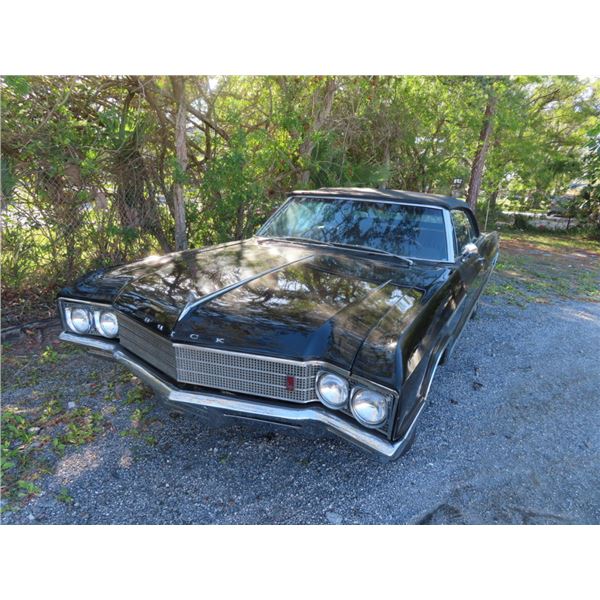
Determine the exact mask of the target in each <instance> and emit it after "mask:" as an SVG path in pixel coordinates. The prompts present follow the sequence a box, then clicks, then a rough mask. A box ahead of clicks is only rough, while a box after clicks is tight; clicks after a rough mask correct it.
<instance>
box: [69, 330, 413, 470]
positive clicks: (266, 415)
mask: <svg viewBox="0 0 600 600" xmlns="http://www.w3.org/2000/svg"><path fill="white" fill-rule="evenodd" d="M59 339H61V340H63V341H66V342H72V343H75V344H79V345H81V346H86V347H88V348H90V349H95V350H102V351H105V352H108V353H110V354H111V355H112V358H113V359H114V360H116V361H117V362H118V363H120V364H122V365H123V366H125V367H127V368H128V369H129V370H130V371H131V372H133V373H134V374H135V375H136V376H137V377H138V378H139V379H140V380H141V381H143V382H144V383H145V384H147V385H148V386H150V387H151V388H152V389H153V390H154V391H155V392H156V393H157V394H158V395H159V396H161V397H162V398H163V399H165V400H166V401H167V402H169V403H172V404H175V405H180V406H184V405H186V406H188V407H196V408H201V409H207V410H213V411H216V412H218V413H221V414H222V415H224V416H227V417H239V418H242V419H263V420H266V421H273V422H279V423H280V424H290V425H292V426H294V427H299V426H307V427H308V426H311V425H317V426H319V427H320V428H322V429H324V430H326V431H329V432H331V433H333V434H335V435H337V436H339V437H341V438H343V439H345V440H347V441H349V442H352V443H353V444H355V445H357V446H359V447H360V448H362V449H363V450H366V451H368V452H371V453H373V454H375V455H376V456H378V457H379V458H381V459H383V460H394V459H395V458H397V457H399V456H400V455H401V454H402V452H403V451H404V449H405V447H406V446H407V445H408V443H409V442H410V438H411V434H412V432H413V429H414V427H415V423H416V420H417V419H416V417H415V419H414V420H413V422H412V423H411V425H410V426H409V428H408V429H407V431H406V433H405V434H404V436H403V437H402V438H401V439H399V440H397V441H395V442H390V441H389V440H386V439H384V438H382V437H381V436H380V435H377V434H375V433H373V432H372V431H370V430H366V429H363V428H362V427H360V426H358V425H355V424H353V423H352V422H350V421H348V420H347V419H345V418H343V417H341V416H339V415H337V414H332V413H331V412H329V411H327V410H326V409H325V408H324V407H321V406H318V405H314V406H312V405H311V406H300V405H293V406H285V405H281V404H278V405H275V404H272V403H266V402H263V401H260V400H258V399H257V400H245V399H240V398H233V397H230V396H225V395H221V394H217V393H201V392H188V391H185V390H181V389H178V388H176V387H175V386H173V385H171V384H170V383H168V382H167V381H165V380H164V379H162V378H161V377H160V375H159V374H158V373H157V372H155V371H154V370H152V369H150V368H148V367H146V366H145V365H143V364H142V363H141V362H139V361H138V360H137V359H136V358H135V357H134V356H133V355H132V354H130V353H129V352H127V351H126V350H124V349H122V348H121V347H120V346H119V344H118V343H116V342H110V341H102V340H92V339H89V338H84V337H81V336H77V335H74V334H70V333H67V332H63V333H61V334H60V336H59Z"/></svg>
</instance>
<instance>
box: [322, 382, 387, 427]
mask: <svg viewBox="0 0 600 600" xmlns="http://www.w3.org/2000/svg"><path fill="white" fill-rule="evenodd" d="M373 387H377V386H376V385H375V384H373ZM316 392H317V397H318V398H319V400H320V401H321V402H322V403H323V404H324V405H325V406H327V407H328V408H333V409H335V410H340V409H341V410H345V411H346V412H350V413H351V414H352V416H353V417H354V418H355V419H356V420H357V421H358V422H359V423H360V424H361V425H365V426H366V427H380V426H381V425H383V424H384V423H385V421H386V420H387V418H388V415H389V411H390V405H391V403H392V400H393V393H392V392H390V393H388V394H386V393H384V392H385V390H384V391H378V390H375V389H372V388H371V387H366V386H365V385H363V384H362V383H357V384H356V385H353V384H352V383H351V382H350V381H349V380H348V379H346V378H345V377H343V376H342V375H339V374H337V373H333V372H331V371H320V372H319V373H318V375H317V380H316Z"/></svg>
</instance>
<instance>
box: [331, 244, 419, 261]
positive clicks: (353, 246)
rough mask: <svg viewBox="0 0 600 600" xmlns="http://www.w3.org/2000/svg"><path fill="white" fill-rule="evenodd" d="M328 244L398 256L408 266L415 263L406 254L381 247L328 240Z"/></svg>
mask: <svg viewBox="0 0 600 600" xmlns="http://www.w3.org/2000/svg"><path fill="white" fill-rule="evenodd" d="M329 245H331V246H339V247H340V248H349V249H354V250H362V251H363V252H369V253H370V254H383V255H384V256H392V257H393V258H399V259H400V260H403V261H404V262H405V263H406V264H407V265H409V266H412V265H414V264H415V261H414V260H412V258H408V257H407V256H402V255H400V254H394V253H393V252H388V251H387V250H382V249H381V248H372V247H371V246H361V245H360V244H344V243H343V242H329Z"/></svg>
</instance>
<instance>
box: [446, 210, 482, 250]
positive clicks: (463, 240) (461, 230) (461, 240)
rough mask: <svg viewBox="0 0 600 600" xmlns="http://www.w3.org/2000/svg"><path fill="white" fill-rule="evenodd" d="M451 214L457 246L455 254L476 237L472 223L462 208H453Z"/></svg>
mask: <svg viewBox="0 0 600 600" xmlns="http://www.w3.org/2000/svg"><path fill="white" fill-rule="evenodd" d="M450 214H451V215H452V223H453V224H454V232H455V233H456V242H457V246H458V247H457V248H455V250H456V252H457V254H460V253H461V252H462V249H463V248H464V247H465V246H466V245H467V244H468V243H469V242H473V241H474V240H475V239H476V238H477V233H476V231H475V227H473V223H471V220H470V219H469V217H468V216H467V213H465V212H463V211H462V210H453V211H451V213H450Z"/></svg>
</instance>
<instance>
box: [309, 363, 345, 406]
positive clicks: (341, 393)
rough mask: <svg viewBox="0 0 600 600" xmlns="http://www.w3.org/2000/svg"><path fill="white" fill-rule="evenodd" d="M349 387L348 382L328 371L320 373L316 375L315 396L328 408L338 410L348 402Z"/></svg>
mask: <svg viewBox="0 0 600 600" xmlns="http://www.w3.org/2000/svg"><path fill="white" fill-rule="evenodd" d="M349 391H350V385H349V383H348V380H347V379H345V378H344V377H342V376H341V375H337V374H336V373H330V372H328V371H321V372H320V373H319V374H318V375H317V396H318V397H319V400H320V401H321V402H322V403H323V404H324V405H325V406H328V407H329V408H335V409H340V408H343V407H344V406H346V403H347V402H348V393H349Z"/></svg>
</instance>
